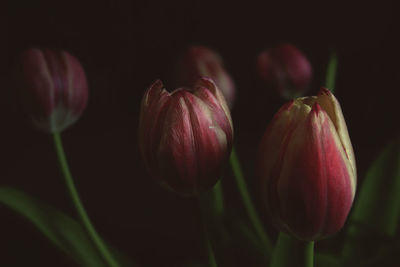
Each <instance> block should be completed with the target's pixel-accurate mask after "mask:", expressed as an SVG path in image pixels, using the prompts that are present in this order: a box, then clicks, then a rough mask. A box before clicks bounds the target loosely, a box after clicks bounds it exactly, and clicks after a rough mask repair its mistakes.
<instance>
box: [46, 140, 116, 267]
mask: <svg viewBox="0 0 400 267" xmlns="http://www.w3.org/2000/svg"><path fill="white" fill-rule="evenodd" d="M53 139H54V145H55V147H56V151H57V156H58V160H59V163H60V167H61V170H62V173H63V175H64V178H65V183H66V185H67V188H68V192H69V194H70V197H71V199H72V202H73V203H74V205H75V208H76V211H77V213H78V216H79V219H80V220H81V222H82V224H83V226H84V227H85V229H86V231H87V233H88V235H89V237H90V238H91V239H92V241H93V243H94V245H95V246H96V248H97V249H98V250H99V252H100V254H101V255H102V256H103V258H104V260H105V262H106V263H107V264H108V265H109V266H110V267H118V266H119V265H118V263H117V261H116V260H115V259H114V258H113V256H112V255H111V253H110V251H109V250H108V248H107V247H106V245H105V244H104V243H103V241H102V239H101V237H100V236H99V234H98V233H97V232H96V230H95V228H94V227H93V224H92V222H91V221H90V218H89V216H88V215H87V213H86V210H85V208H84V206H83V204H82V202H81V200H80V198H79V194H78V191H77V190H76V187H75V184H74V181H73V179H72V175H71V172H70V170H69V167H68V162H67V159H66V157H65V152H64V148H63V145H62V141H61V135H60V133H53Z"/></svg>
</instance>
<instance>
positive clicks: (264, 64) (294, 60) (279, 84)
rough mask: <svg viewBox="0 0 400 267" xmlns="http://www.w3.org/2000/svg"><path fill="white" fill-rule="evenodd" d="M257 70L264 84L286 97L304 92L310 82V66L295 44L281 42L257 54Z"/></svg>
mask: <svg viewBox="0 0 400 267" xmlns="http://www.w3.org/2000/svg"><path fill="white" fill-rule="evenodd" d="M257 71H258V74H259V76H260V78H261V79H262V80H264V82H265V83H266V85H267V86H268V87H270V88H272V89H274V90H276V91H277V92H278V94H279V95H280V96H282V97H284V98H286V99H291V98H295V97H298V96H301V95H302V94H304V93H305V92H306V91H307V89H308V86H309V85H310V83H311V78H312V68H311V64H310V62H309V61H308V59H307V58H306V57H305V56H304V55H303V53H302V52H301V51H300V50H299V49H297V48H296V47H295V46H293V45H290V44H282V45H280V46H277V47H275V48H272V49H269V50H266V51H264V52H262V53H260V54H259V55H258V59H257Z"/></svg>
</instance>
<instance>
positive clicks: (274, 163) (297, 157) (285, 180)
mask: <svg viewBox="0 0 400 267" xmlns="http://www.w3.org/2000/svg"><path fill="white" fill-rule="evenodd" d="M258 175H259V178H260V182H261V191H262V197H263V200H264V201H265V204H266V207H267V210H268V211H269V212H270V214H271V215H272V217H273V218H274V219H275V221H276V223H277V225H278V227H279V228H280V229H281V231H284V232H286V233H289V234H291V235H293V236H295V237H297V238H299V239H302V240H318V239H322V238H324V237H326V236H329V235H331V234H334V233H336V232H337V231H339V230H340V229H341V228H342V226H343V224H344V222H345V220H346V218H347V215H348V213H349V211H350V208H351V205H352V203H353V199H354V194H355V188H356V165H355V160H354V154H353V148H352V145H351V142H350V138H349V135H348V132H347V127H346V123H345V121H344V118H343V114H342V111H341V108H340V105H339V103H338V101H337V100H336V98H335V97H334V96H333V94H332V93H331V92H330V91H329V90H327V89H325V88H322V89H321V90H320V92H319V94H318V96H312V97H303V98H298V99H295V100H292V101H290V102H289V103H287V104H285V105H284V106H283V107H282V108H281V109H280V110H279V111H278V112H277V113H276V115H275V116H274V118H273V119H272V121H271V122H270V124H269V125H268V127H267V129H266V132H265V134H264V136H263V139H262V142H261V145H260V151H259V158H258Z"/></svg>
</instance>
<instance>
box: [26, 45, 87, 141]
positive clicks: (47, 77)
mask: <svg viewBox="0 0 400 267" xmlns="http://www.w3.org/2000/svg"><path fill="white" fill-rule="evenodd" d="M21 84H22V88H21V89H22V95H23V97H24V100H25V103H26V106H27V109H28V112H29V113H30V116H31V118H32V121H33V124H34V125H35V126H37V127H38V128H39V129H41V130H42V131H45V132H50V133H55V132H61V131H62V130H64V129H65V128H67V127H68V126H70V125H71V124H73V123H74V122H75V121H76V120H77V119H78V118H79V117H80V115H81V114H82V112H83V110H84V109H85V107H86V103H87V99H88V85H87V80H86V76H85V73H84V70H83V68H82V66H81V64H80V63H79V61H78V59H77V58H75V57H74V56H72V55H71V54H69V53H68V52H66V51H52V50H48V49H43V50H42V49H28V50H26V51H25V52H24V53H23V54H22V77H21Z"/></svg>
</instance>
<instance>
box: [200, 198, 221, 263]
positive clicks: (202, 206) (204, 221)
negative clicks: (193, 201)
mask: <svg viewBox="0 0 400 267" xmlns="http://www.w3.org/2000/svg"><path fill="white" fill-rule="evenodd" d="M197 202H198V207H199V208H198V210H199V214H200V220H201V224H202V225H201V226H202V229H203V236H204V242H205V248H206V250H207V258H208V264H209V266H210V267H218V265H217V261H216V260H215V255H214V250H213V247H212V245H211V242H210V236H209V234H208V229H207V218H206V216H207V211H206V208H207V207H206V200H205V198H204V196H199V197H198V198H197Z"/></svg>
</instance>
